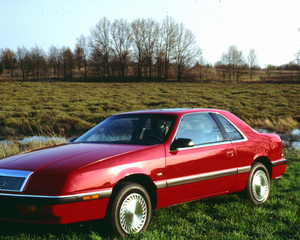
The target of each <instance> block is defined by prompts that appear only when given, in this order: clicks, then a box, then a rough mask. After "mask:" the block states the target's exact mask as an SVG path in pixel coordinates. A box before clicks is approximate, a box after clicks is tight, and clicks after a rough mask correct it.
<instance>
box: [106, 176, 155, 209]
mask: <svg viewBox="0 0 300 240" xmlns="http://www.w3.org/2000/svg"><path fill="white" fill-rule="evenodd" d="M125 183H137V184H140V185H141V186H143V187H144V188H145V189H146V191H147V192H148V194H149V197H150V199H151V205H152V209H155V208H156V205H157V195H156V187H155V185H154V183H153V181H152V179H151V178H150V177H149V176H147V175H145V174H133V175H129V176H126V177H124V178H122V179H120V180H119V181H118V182H117V183H116V184H115V186H114V187H113V191H112V195H111V196H112V198H111V199H113V198H114V196H115V194H116V193H117V192H118V190H119V188H120V186H121V185H123V184H125Z"/></svg>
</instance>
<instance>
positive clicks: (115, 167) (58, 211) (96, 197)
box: [0, 109, 287, 236]
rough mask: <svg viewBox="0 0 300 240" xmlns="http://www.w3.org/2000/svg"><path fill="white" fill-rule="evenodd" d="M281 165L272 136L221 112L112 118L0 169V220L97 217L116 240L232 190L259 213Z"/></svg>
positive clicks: (7, 161) (49, 221) (139, 113)
mask: <svg viewBox="0 0 300 240" xmlns="http://www.w3.org/2000/svg"><path fill="white" fill-rule="evenodd" d="M286 163H287V161H286V160H285V159H284V158H283V157H282V143H281V140H280V138H279V136H278V135H275V134H265V133H257V132H256V131H254V130H253V129H252V128H250V127H249V126H248V125H247V124H245V123H244V122H243V121H241V120H240V119H239V118H237V117H236V116H234V115H233V114H231V113H229V112H227V111H223V110H214V109H163V110H148V111H137V112H129V113H122V114H117V115H114V116H112V117H109V118H107V119H106V120H104V121H103V122H101V123H100V124H98V125H97V126H95V127H94V128H92V129H91V130H89V131H88V132H87V133H85V134H83V135H82V136H80V137H79V138H77V139H75V140H72V141H71V142H69V143H66V144H62V145H58V146H53V147H49V148H44V149H39V150H34V151H30V152H27V153H22V154H18V155H15V156H11V157H8V158H5V159H2V160H0V203H1V204H0V219H5V220H12V221H22V222H32V223H44V224H66V223H71V222H78V221H86V220H92V219H100V218H104V217H107V218H108V219H109V221H110V222H111V225H112V228H113V230H114V232H115V233H117V234H119V235H121V236H125V235H127V234H131V233H137V232H141V231H143V230H145V229H146V228H147V227H148V225H149V223H150V220H151V212H152V209H158V208H162V207H166V206H170V205H174V204H178V203H183V202H188V201H193V200H196V199H200V198H206V197H211V196H216V195H221V194H227V193H233V192H238V191H242V190H245V191H246V192H247V194H248V197H249V199H250V200H251V201H252V202H253V203H255V204H261V203H263V202H265V201H266V200H267V198H268V196H269V192H270V186H271V185H270V180H271V179H275V178H281V175H282V174H283V173H284V172H285V170H286Z"/></svg>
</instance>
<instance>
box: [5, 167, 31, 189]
mask: <svg viewBox="0 0 300 240" xmlns="http://www.w3.org/2000/svg"><path fill="white" fill-rule="evenodd" d="M31 174H32V172H30V171H21V170H10V169H0V191H18V192H21V191H22V190H23V188H24V186H25V184H26V182H27V180H28V178H29V176H30V175H31Z"/></svg>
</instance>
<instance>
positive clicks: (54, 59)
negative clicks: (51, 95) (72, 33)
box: [49, 45, 61, 78]
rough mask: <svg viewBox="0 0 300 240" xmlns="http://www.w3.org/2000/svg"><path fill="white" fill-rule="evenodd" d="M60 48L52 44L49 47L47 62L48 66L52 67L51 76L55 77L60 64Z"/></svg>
mask: <svg viewBox="0 0 300 240" xmlns="http://www.w3.org/2000/svg"><path fill="white" fill-rule="evenodd" d="M60 51H61V50H60V49H59V48H58V47H55V46H54V45H51V46H50V48H49V63H50V66H51V67H52V68H53V77H54V78H55V76H56V74H57V77H58V78H59V70H60V65H61V56H60V55H61V54H60Z"/></svg>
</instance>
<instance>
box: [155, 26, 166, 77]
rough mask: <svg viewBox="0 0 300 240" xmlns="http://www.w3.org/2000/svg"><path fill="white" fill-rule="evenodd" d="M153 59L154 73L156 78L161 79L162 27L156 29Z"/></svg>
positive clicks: (162, 65) (162, 60) (162, 68)
mask: <svg viewBox="0 0 300 240" xmlns="http://www.w3.org/2000/svg"><path fill="white" fill-rule="evenodd" d="M154 60H155V64H154V65H155V67H156V74H157V77H158V79H159V80H160V81H161V78H162V73H163V70H164V45H163V35H162V28H161V27H159V25H158V29H157V35H156V42H155V44H154Z"/></svg>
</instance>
